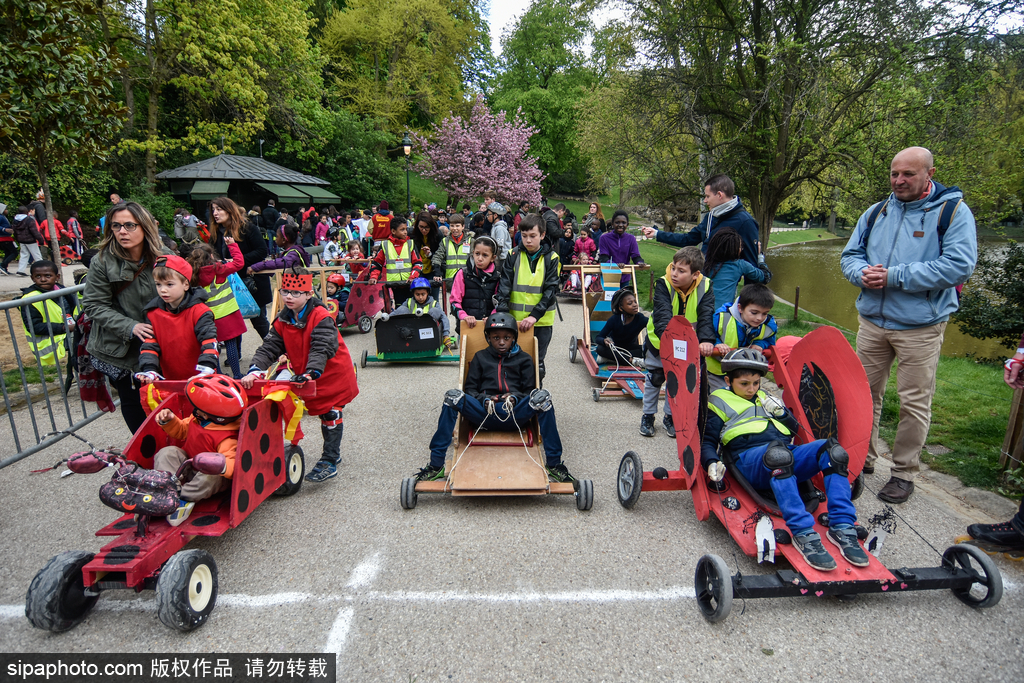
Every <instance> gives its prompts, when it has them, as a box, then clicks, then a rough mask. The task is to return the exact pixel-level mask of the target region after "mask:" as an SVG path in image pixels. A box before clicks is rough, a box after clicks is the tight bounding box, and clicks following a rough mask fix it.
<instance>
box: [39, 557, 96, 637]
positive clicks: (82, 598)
mask: <svg viewBox="0 0 1024 683" xmlns="http://www.w3.org/2000/svg"><path fill="white" fill-rule="evenodd" d="M93 557H95V553H88V552H85V551H84V550H69V551H67V552H64V553H61V554H60V555H55V556H54V557H51V558H50V561H49V562H47V563H46V566H44V567H43V568H42V569H40V570H39V573H38V574H36V575H35V577H34V578H33V579H32V583H30V584H29V586H28V593H27V594H26V595H25V616H26V617H28V620H29V621H30V622H31V623H32V625H33V626H35V627H36V628H41V629H43V630H45V631H53V632H54V633H61V632H62V631H67V630H68V629H70V628H72V627H74V626H76V625H77V624H78V623H79V622H81V621H82V620H83V619H85V616H86V615H87V614H88V613H89V610H91V609H92V607H93V605H95V604H96V600H97V599H98V597H99V596H93V597H86V595H85V584H84V582H83V580H82V567H84V566H85V565H87V564H89V562H91V561H92V558H93Z"/></svg>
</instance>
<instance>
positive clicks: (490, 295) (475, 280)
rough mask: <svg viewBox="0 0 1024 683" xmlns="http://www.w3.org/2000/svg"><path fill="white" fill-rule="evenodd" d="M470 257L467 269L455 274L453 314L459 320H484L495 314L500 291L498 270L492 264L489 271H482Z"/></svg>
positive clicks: (453, 282) (452, 295)
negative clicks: (471, 318) (471, 317)
mask: <svg viewBox="0 0 1024 683" xmlns="http://www.w3.org/2000/svg"><path fill="white" fill-rule="evenodd" d="M472 259H473V257H472V256H470V261H469V263H467V264H466V267H465V268H463V269H462V270H460V271H459V272H457V273H455V278H454V279H453V280H452V294H451V297H449V299H448V300H449V302H450V303H451V306H452V314H453V315H454V316H455V318H456V319H457V320H465V319H466V318H468V317H469V316H473V317H474V318H476V319H477V320H483V319H484V318H486V317H487V316H489V315H490V314H491V313H493V312H494V295H495V293H496V292H497V290H498V277H499V273H498V269H497V267H496V266H495V265H494V264H493V263H492V264H491V265H490V266H488V269H487V270H480V269H479V268H477V267H476V266H475V265H473V261H472Z"/></svg>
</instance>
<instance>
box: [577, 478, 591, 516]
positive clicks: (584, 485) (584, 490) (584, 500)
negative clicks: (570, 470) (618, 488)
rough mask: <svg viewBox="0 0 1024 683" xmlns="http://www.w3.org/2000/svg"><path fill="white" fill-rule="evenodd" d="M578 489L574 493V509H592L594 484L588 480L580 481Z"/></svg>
mask: <svg viewBox="0 0 1024 683" xmlns="http://www.w3.org/2000/svg"><path fill="white" fill-rule="evenodd" d="M579 483H580V485H579V488H578V489H577V491H576V509H577V510H589V509H590V508H592V507H594V482H592V481H590V480H589V479H580V482H579Z"/></svg>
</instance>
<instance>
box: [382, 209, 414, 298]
mask: <svg viewBox="0 0 1024 683" xmlns="http://www.w3.org/2000/svg"><path fill="white" fill-rule="evenodd" d="M408 237H409V225H408V224H407V223H406V222H405V218H403V217H402V216H395V217H394V218H392V219H391V236H390V237H388V238H387V239H385V240H384V242H383V246H382V247H381V249H380V251H378V252H377V254H376V255H375V256H374V257H373V262H372V263H370V284H371V285H374V284H377V280H379V279H380V277H381V274H382V273H383V274H384V281H385V282H386V283H387V285H388V287H390V288H391V292H392V295H393V296H394V297H395V301H396V302H398V301H405V300H406V299H408V298H409V284H408V283H410V282H412V281H413V280H415V279H416V278H418V277H419V276H420V255H419V254H418V253H417V252H416V250H415V249H414V248H413V244H412V240H410V239H409V238H408Z"/></svg>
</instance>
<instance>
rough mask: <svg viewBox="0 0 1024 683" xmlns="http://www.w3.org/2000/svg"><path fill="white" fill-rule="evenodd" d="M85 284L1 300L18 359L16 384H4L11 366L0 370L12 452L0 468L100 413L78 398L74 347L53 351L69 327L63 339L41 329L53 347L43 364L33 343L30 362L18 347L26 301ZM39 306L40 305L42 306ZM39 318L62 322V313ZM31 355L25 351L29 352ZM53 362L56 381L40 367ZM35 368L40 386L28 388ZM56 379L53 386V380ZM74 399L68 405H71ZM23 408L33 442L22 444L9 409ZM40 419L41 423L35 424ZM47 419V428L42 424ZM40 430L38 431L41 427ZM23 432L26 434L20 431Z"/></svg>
mask: <svg viewBox="0 0 1024 683" xmlns="http://www.w3.org/2000/svg"><path fill="white" fill-rule="evenodd" d="M84 289H85V285H77V286H75V287H67V288H63V289H57V290H54V291H52V292H48V293H46V294H38V295H34V296H31V297H25V298H23V299H15V300H14V301H5V302H2V303H0V311H3V313H4V315H5V316H6V318H7V331H8V332H9V333H10V335H11V346H12V347H13V350H14V357H15V360H16V361H17V363H18V368H17V370H18V375H19V377H20V381H21V387H20V389H19V388H17V387H16V386H15V387H12V390H9V389H8V377H7V376H8V375H9V374H10V373H11V372H13V370H8V371H7V372H5V373H2V374H0V389H2V391H3V395H4V405H5V406H6V408H7V419H8V421H9V422H10V425H11V432H12V434H13V436H14V448H15V450H16V451H17V453H16V454H15V455H13V456H11V457H9V458H7V459H5V460H2V461H0V468H4V467H7V466H8V465H11V464H13V463H16V462H18V461H19V460H23V459H25V458H27V457H28V456H30V455H32V454H33V453H38V452H39V451H42V450H44V449H46V448H49V447H50V446H52V445H53V444H55V443H57V442H58V441H60V440H61V439H63V438H65V437H66V436H68V435H69V434H71V433H73V432H76V431H78V430H79V429H81V428H82V427H84V426H85V425H87V424H89V423H90V422H93V421H95V420H97V419H99V418H100V417H102V416H103V415H104V413H103V411H102V410H99V409H97V410H95V411H94V412H91V413H90V412H89V408H88V407H87V406H86V404H85V402H84V401H82V399H81V393H82V386H81V383H80V380H79V377H78V373H77V372H74V371H73V370H72V367H71V364H72V362H73V360H74V353H75V349H74V348H73V347H71V346H70V344H68V346H69V348H68V351H67V355H66V356H65V357H64V358H63V359H61V358H60V357H59V356H58V354H57V350H56V349H57V345H58V344H64V343H68V342H70V340H71V338H72V336H73V335H72V333H70V332H69V333H68V334H67V336H66V337H65V339H64V340H61V341H59V342H58V340H57V339H55V338H54V335H53V331H52V330H48V332H47V334H48V337H49V340H48V341H49V344H48V348H50V349H53V354H54V362H53V363H52V364H49V365H44V364H43V362H42V358H41V356H40V353H39V348H38V345H33V344H28V346H29V347H30V348H31V352H32V356H33V357H34V358H35V361H36V366H35V368H31V367H29V368H26V367H25V363H24V362H23V360H22V353H21V350H20V349H19V348H18V347H19V343H18V342H19V340H21V339H24V338H25V326H24V322H23V319H22V313H23V311H24V309H26V308H28V307H30V306H32V305H33V304H36V303H39V302H44V301H48V300H50V299H58V298H61V297H65V296H68V295H71V296H77V294H78V293H79V292H81V291H82V290H84ZM45 308H46V307H45V306H44V310H45ZM12 311H16V313H15V315H17V318H18V319H17V321H16V322H15V320H13V316H12V314H11V313H12ZM44 316H45V317H44V320H46V321H47V322H60V323H63V322H64V317H63V316H61V318H60V320H59V321H56V320H55V321H49V320H48V316H47V314H46V313H44ZM30 360H31V357H30ZM49 367H54V368H56V370H57V373H56V374H57V377H56V381H52V380H51V381H47V378H46V374H47V373H46V369H47V368H49ZM26 370H28V371H29V372H32V371H35V372H36V373H37V374H38V377H39V382H38V384H39V385H41V390H38V389H37V390H35V391H33V389H32V387H31V384H35V383H34V382H29V377H28V373H26ZM72 382H74V383H75V384H76V385H77V386H78V392H77V393H78V395H77V396H69V392H70V391H71V387H72ZM54 384H56V387H54V386H53V385H54ZM55 389H57V390H59V395H60V400H59V401H58V400H57V395H56V394H57V392H56V391H55ZM22 398H23V399H24V407H22V405H21V401H22ZM75 403H77V404H78V405H75V406H74V408H72V405H73V404H75ZM120 403H121V402H120V400H117V401H115V403H114V405H120ZM37 404H39V405H38V407H39V408H40V409H41V408H42V407H43V406H44V405H45V408H46V414H45V416H43V415H40V416H38V417H37V415H36V408H37ZM22 409H27V410H28V416H29V420H30V421H31V424H32V436H33V440H34V444H28V441H27V440H24V441H25V443H24V444H23V438H22V435H21V434H19V432H18V424H17V422H16V421H15V419H14V414H15V411H18V410H22ZM79 410H81V413H82V417H81V418H78V412H79ZM40 423H42V428H41V427H40ZM47 425H48V426H49V429H47V428H46V427H47ZM41 430H42V431H41ZM26 436H27V435H26Z"/></svg>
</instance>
